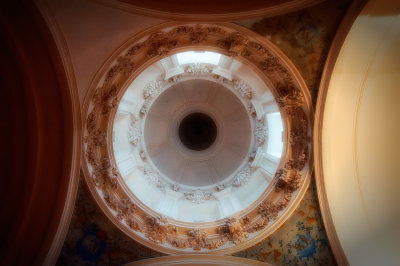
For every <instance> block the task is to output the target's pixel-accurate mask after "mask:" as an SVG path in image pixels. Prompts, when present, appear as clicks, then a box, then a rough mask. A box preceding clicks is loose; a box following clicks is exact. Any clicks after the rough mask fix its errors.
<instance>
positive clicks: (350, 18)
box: [314, 0, 367, 265]
mask: <svg viewBox="0 0 400 266" xmlns="http://www.w3.org/2000/svg"><path fill="white" fill-rule="evenodd" d="M366 2H367V1H365V0H357V1H353V2H352V3H351V5H350V7H349V8H348V10H347V12H346V14H345V16H344V18H343V20H342V22H341V24H340V26H339V28H338V30H337V32H336V35H335V38H334V39H333V42H332V45H331V48H330V50H329V53H328V56H327V59H326V63H325V67H324V70H323V73H322V76H321V82H320V87H319V91H318V99H317V104H316V109H315V122H314V161H315V181H316V187H317V194H318V202H319V206H320V210H321V215H322V218H323V221H324V226H325V230H326V234H327V237H328V240H329V243H330V246H331V248H332V252H333V254H334V256H335V259H336V262H337V264H338V265H349V262H348V260H347V258H346V254H345V253H344V250H343V247H342V246H341V244H340V240H339V238H338V235H337V233H336V229H335V225H334V223H333V220H332V216H331V211H330V208H329V203H328V199H327V195H326V188H325V181H324V170H323V161H322V160H323V159H322V127H323V118H324V109H325V101H326V96H327V93H328V87H329V83H330V79H331V75H332V72H333V68H334V66H335V63H336V60H337V58H338V56H339V52H340V49H341V48H342V46H343V43H344V40H345V38H346V36H347V34H348V32H349V31H350V29H351V26H352V25H353V23H354V21H355V20H356V18H357V16H358V15H359V13H360V11H361V10H362V8H363V7H364V5H365V3H366Z"/></svg>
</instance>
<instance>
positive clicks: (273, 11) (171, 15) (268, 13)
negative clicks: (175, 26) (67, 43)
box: [92, 0, 324, 22]
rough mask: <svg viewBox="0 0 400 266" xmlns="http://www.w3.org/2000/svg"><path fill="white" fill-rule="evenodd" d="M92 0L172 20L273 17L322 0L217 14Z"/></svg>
mask: <svg viewBox="0 0 400 266" xmlns="http://www.w3.org/2000/svg"><path fill="white" fill-rule="evenodd" d="M92 1H94V2H98V3H100V4H103V5H105V6H110V7H112V8H117V9H121V10H123V11H126V12H131V13H135V14H139V15H145V16H150V17H154V18H158V19H162V20H173V21H185V22H193V21H199V22H204V21H226V22H230V21H237V20H245V19H252V18H257V17H263V18H267V17H274V16H278V15H283V14H287V13H291V12H295V11H298V10H302V9H304V8H307V7H310V6H313V5H316V4H318V3H321V2H323V1H324V0H292V1H285V2H283V3H280V4H276V5H272V6H270V7H266V8H259V9H254V10H248V11H239V12H231V13H217V14H197V13H195V14H186V13H176V12H171V11H170V12H164V11H160V10H155V9H148V8H143V7H139V6H135V5H134V4H130V3H126V2H125V1H120V0H111V1H110V0H92Z"/></svg>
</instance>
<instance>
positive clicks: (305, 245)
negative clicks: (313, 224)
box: [293, 232, 316, 259]
mask: <svg viewBox="0 0 400 266" xmlns="http://www.w3.org/2000/svg"><path fill="white" fill-rule="evenodd" d="M293 247H294V248H295V249H296V250H297V253H298V255H299V258H300V259H301V258H309V257H311V256H312V255H314V254H315V252H316V249H315V240H314V239H313V238H312V237H311V235H310V232H308V233H307V234H306V235H302V234H297V235H296V240H295V244H294V246H293Z"/></svg>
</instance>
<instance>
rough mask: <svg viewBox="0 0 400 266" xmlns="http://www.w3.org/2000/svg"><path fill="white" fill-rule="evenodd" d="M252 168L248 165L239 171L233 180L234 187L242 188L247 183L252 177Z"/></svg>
mask: <svg viewBox="0 0 400 266" xmlns="http://www.w3.org/2000/svg"><path fill="white" fill-rule="evenodd" d="M251 172H252V171H251V167H250V166H249V165H247V166H246V167H245V168H244V169H243V170H241V171H239V172H238V173H237V174H236V176H235V179H234V180H233V184H232V185H233V186H234V187H240V186H243V185H244V184H246V183H247V181H248V180H249V178H250V176H251Z"/></svg>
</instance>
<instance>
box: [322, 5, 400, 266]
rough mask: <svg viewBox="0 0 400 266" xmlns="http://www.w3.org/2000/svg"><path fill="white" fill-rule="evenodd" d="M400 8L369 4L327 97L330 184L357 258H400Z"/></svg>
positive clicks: (335, 215) (325, 145)
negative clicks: (399, 251)
mask: <svg viewBox="0 0 400 266" xmlns="http://www.w3.org/2000/svg"><path fill="white" fill-rule="evenodd" d="M393 2H394V1H393ZM396 10H397V11H398V10H399V4H398V3H397V4H395V3H394V4H391V3H389V1H387V2H386V3H382V1H370V2H369V3H368V4H367V5H366V6H365V8H364V9H363V11H362V13H361V15H360V16H359V17H358V18H357V20H356V21H355V23H354V24H353V26H352V28H351V30H350V32H349V34H348V35H347V37H346V40H345V42H344V44H343V47H342V49H341V51H340V53H339V57H338V59H337V62H336V64H335V67H334V70H333V73H332V77H331V80H330V84H329V89H328V93H327V98H326V103H325V110H324V117H323V129H322V162H323V175H324V182H325V189H326V195H327V200H328V203H329V208H330V211H331V215H332V219H333V223H334V225H335V229H336V232H337V234H338V238H339V240H340V243H341V245H342V247H343V250H344V253H345V255H346V257H347V259H348V262H349V263H350V264H351V265H378V264H381V263H384V264H385V265H391V264H393V265H394V264H395V262H396V261H397V262H398V261H399V260H400V254H399V253H398V249H399V247H400V226H399V225H400V208H399V206H398V203H399V202H400V193H399V192H398V191H399V189H400V178H399V173H400V160H399V158H400V157H399V154H398V151H399V150H400V140H399V136H400V116H399V115H400V104H399V99H400V89H399V82H398V77H399V73H400V53H399V51H398V48H399V47H400V16H399V15H396V14H399V12H397V11H396ZM378 11H379V12H378ZM374 12H375V13H374ZM377 12H378V13H377ZM387 14H388V15H387Z"/></svg>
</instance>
